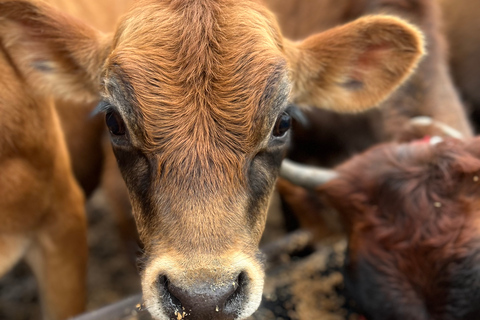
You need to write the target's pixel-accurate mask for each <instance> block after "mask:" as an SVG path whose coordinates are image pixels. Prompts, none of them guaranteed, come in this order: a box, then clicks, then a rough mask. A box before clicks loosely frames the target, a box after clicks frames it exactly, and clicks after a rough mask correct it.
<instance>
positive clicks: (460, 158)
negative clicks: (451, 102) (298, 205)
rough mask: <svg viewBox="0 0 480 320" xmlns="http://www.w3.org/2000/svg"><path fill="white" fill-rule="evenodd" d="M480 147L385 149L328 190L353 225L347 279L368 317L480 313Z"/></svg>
mask: <svg viewBox="0 0 480 320" xmlns="http://www.w3.org/2000/svg"><path fill="white" fill-rule="evenodd" d="M479 146H480V140H479V139H478V138H477V139H473V140H470V141H468V142H462V141H460V140H447V141H445V142H442V143H439V144H437V145H434V146H431V145H429V144H428V143H412V144H402V145H398V144H388V145H383V146H379V147H376V148H373V149H371V150H370V151H367V152H366V153H365V154H362V155H359V156H357V157H355V158H353V159H352V160H350V161H348V162H347V163H345V164H344V165H342V166H340V167H339V168H338V170H337V174H338V176H337V178H335V179H334V180H332V181H330V182H329V183H327V184H326V185H324V186H323V187H321V189H322V190H321V191H322V192H324V193H325V194H326V198H327V200H328V201H329V202H330V203H331V204H332V205H333V206H334V207H335V208H336V209H338V211H339V212H340V214H341V217H342V218H343V220H344V222H345V226H346V229H347V233H348V238H349V245H348V252H347V258H346V265H345V284H346V288H347V291H348V292H349V293H350V295H351V296H352V297H353V298H355V299H356V301H357V303H358V307H359V309H360V310H359V311H361V312H362V313H364V315H365V316H366V317H367V319H369V320H376V319H378V320H380V319H392V320H395V319H414V320H430V319H462V320H466V319H478V318H479V317H480V307H479V306H478V303H477V302H478V299H479V298H480V291H479V289H478V288H479V285H480V269H479V268H478V264H479V263H480V233H479V230H480V201H479V199H480V198H479V196H480V180H479V179H480V153H479V152H478V150H479Z"/></svg>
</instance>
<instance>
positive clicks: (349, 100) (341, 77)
mask: <svg viewBox="0 0 480 320" xmlns="http://www.w3.org/2000/svg"><path fill="white" fill-rule="evenodd" d="M285 51H286V54H287V56H288V58H289V61H290V64H291V69H292V70H291V72H292V78H293V79H292V80H293V84H294V85H293V90H292V100H293V101H292V102H294V103H296V104H299V105H314V106H317V107H320V108H325V109H331V110H335V111H339V112H358V111H363V110H366V109H369V108H371V107H374V106H376V105H378V104H379V103H380V102H382V101H383V100H385V99H386V98H387V97H388V96H389V94H391V93H392V92H393V91H394V90H395V89H396V88H397V87H398V86H399V85H400V84H401V83H402V82H403V81H405V80H406V79H407V77H408V76H409V75H410V74H411V73H412V71H413V70H414V69H415V67H416V66H417V64H418V62H419V60H420V58H421V57H422V56H423V54H424V41H423V36H422V34H421V33H420V31H418V30H417V29H416V28H415V27H413V26H412V25H410V24H408V23H407V22H404V21H403V20H401V19H398V18H395V17H391V16H367V17H364V18H361V19H358V20H356V21H354V22H351V23H349V24H346V25H343V26H340V27H337V28H334V29H330V30H328V31H325V32H323V33H320V34H317V35H314V36H311V37H309V38H307V39H306V40H304V41H303V42H301V43H299V44H293V43H288V42H287V43H286V44H285Z"/></svg>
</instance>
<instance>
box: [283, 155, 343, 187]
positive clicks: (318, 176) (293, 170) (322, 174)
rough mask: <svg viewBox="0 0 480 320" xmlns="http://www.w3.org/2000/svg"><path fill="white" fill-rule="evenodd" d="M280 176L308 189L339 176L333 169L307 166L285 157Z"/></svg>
mask: <svg viewBox="0 0 480 320" xmlns="http://www.w3.org/2000/svg"><path fill="white" fill-rule="evenodd" d="M280 176H281V177H282V178H284V179H286V180H288V181H290V182H291V183H293V184H295V185H297V186H301V187H304V188H307V189H314V188H316V187H318V186H320V185H322V184H324V183H327V182H328V181H330V180H332V179H334V178H336V177H337V176H338V174H337V172H335V171H334V170H331V169H320V168H316V167H312V166H306V165H302V164H298V163H295V162H293V161H291V160H288V159H285V160H283V162H282V166H281V167H280Z"/></svg>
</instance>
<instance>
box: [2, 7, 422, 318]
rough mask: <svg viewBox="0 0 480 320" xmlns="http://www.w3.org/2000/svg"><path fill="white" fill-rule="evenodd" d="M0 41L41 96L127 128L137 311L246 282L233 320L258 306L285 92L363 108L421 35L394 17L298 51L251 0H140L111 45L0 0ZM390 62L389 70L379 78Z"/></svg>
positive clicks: (117, 147) (121, 143)
mask: <svg viewBox="0 0 480 320" xmlns="http://www.w3.org/2000/svg"><path fill="white" fill-rule="evenodd" d="M40 29H41V30H42V31H43V32H42V33H39V32H37V31H36V30H40ZM370 31H371V32H372V34H371V35H369V34H368V33H370ZM391 32H398V33H399V34H400V36H399V37H395V38H394V37H392V36H391ZM0 37H1V38H2V41H3V42H4V43H5V47H6V49H7V51H8V52H9V53H10V54H11V57H12V60H13V63H14V65H15V66H16V67H17V68H18V70H19V73H21V74H22V75H23V76H25V77H26V80H27V81H28V82H29V83H30V84H31V85H32V86H33V87H35V88H36V89H37V90H38V92H39V93H40V94H49V93H54V94H55V96H56V97H58V98H59V97H62V98H64V99H75V100H76V101H91V100H94V99H96V98H97V97H98V94H101V96H102V98H103V100H104V101H107V102H108V103H109V104H110V107H107V108H109V109H108V111H109V112H116V113H117V115H118V117H117V119H122V120H123V121H124V122H125V128H126V132H125V134H124V135H123V134H122V135H120V136H115V135H114V134H113V135H112V143H113V146H114V152H115V155H116V157H117V161H118V163H119V165H120V169H121V171H122V174H123V177H124V179H125V181H126V183H127V187H128V189H129V194H130V199H131V201H132V206H133V212H134V215H135V219H136V222H137V226H138V228H139V233H140V238H141V240H142V242H143V243H144V244H145V257H144V262H143V265H144V269H145V271H144V272H143V276H142V281H143V290H144V296H145V297H146V299H147V301H146V304H147V306H148V308H149V310H150V311H151V312H152V313H153V314H155V315H156V316H157V317H158V318H160V319H168V318H169V317H171V314H172V312H173V311H172V310H171V308H170V307H169V305H168V304H167V303H164V302H163V301H164V300H162V299H165V295H166V294H165V290H167V289H168V288H167V287H165V288H163V289H162V288H161V287H159V283H158V281H159V277H161V276H164V277H167V278H168V281H169V283H171V284H172V285H174V286H177V287H179V288H180V289H181V290H183V291H192V290H193V291H194V290H195V288H196V287H197V286H198V287H201V286H202V285H203V284H211V285H214V286H224V285H227V284H229V283H232V281H236V280H235V279H236V277H240V276H239V275H244V276H245V278H246V280H245V282H244V283H243V284H242V286H244V287H242V288H243V293H242V297H243V298H242V299H243V300H242V301H243V302H242V303H241V304H240V305H237V308H238V309H237V310H235V316H236V318H237V319H242V318H244V317H247V316H248V315H249V314H251V313H252V312H253V311H254V310H255V309H256V307H257V306H258V303H259V301H260V297H261V287H262V283H263V273H262V272H261V268H262V262H261V259H259V256H258V242H259V241H260V237H261V234H262V232H263V228H264V226H265V219H266V217H265V215H266V210H267V207H268V202H269V199H270V196H271V193H272V191H273V185H274V181H275V178H276V175H277V172H278V168H279V165H280V162H281V159H282V157H283V155H284V150H285V147H286V140H287V139H286V138H285V139H283V140H282V139H277V138H275V137H272V129H273V127H274V125H275V122H276V119H277V118H278V117H279V116H280V115H281V114H282V112H283V111H284V110H285V108H286V106H287V103H288V97H289V94H290V88H291V87H293V91H292V94H291V97H292V98H293V101H301V102H304V103H309V102H319V103H316V104H317V105H318V106H319V107H324V108H332V107H333V105H334V104H332V101H337V102H338V101H341V102H342V103H346V105H342V106H341V107H338V108H336V110H338V111H343V112H345V111H348V112H353V111H359V110H364V109H366V108H368V107H373V106H375V105H376V104H378V103H379V102H380V101H382V100H383V99H384V98H385V97H386V96H387V95H388V94H390V93H391V92H392V91H393V90H394V89H395V88H396V86H398V85H399V83H400V82H401V81H403V80H404V79H405V78H406V77H407V76H408V75H409V74H410V72H411V71H412V70H413V68H414V67H415V64H416V62H417V61H418V59H419V58H420V56H421V54H422V50H423V47H422V41H421V36H420V34H419V33H418V32H417V31H416V29H415V28H413V27H411V26H410V25H408V24H407V23H405V22H403V21H400V20H398V19H394V18H390V17H368V18H365V19H363V20H361V21H358V22H355V23H352V24H350V25H348V26H345V27H342V28H339V29H335V30H334V31H332V32H330V33H326V34H324V35H319V36H315V37H313V38H310V39H307V40H306V41H305V42H303V43H301V44H298V45H297V44H293V43H291V42H289V41H287V40H284V39H283V37H282V36H281V33H280V31H279V29H278V27H277V25H276V22H275V19H274V17H273V15H272V14H271V13H270V12H269V11H268V10H266V9H265V8H264V7H262V6H261V5H260V4H259V3H257V2H254V1H247V0H245V1H238V0H235V1H234V0H187V1H183V0H182V1H180V0H170V1H167V0H165V1H160V0H159V1H154V0H145V1H139V2H138V3H137V4H136V5H135V6H134V8H132V10H131V11H130V12H129V13H127V14H126V15H125V16H124V17H123V18H122V20H121V22H120V24H119V26H118V28H117V30H116V32H115V35H114V36H113V38H112V37H110V36H105V35H102V34H100V33H98V32H97V31H95V30H93V29H91V28H88V27H86V26H85V25H83V24H81V23H80V22H79V21H75V20H71V19H69V18H67V17H66V16H64V15H62V14H60V13H58V12H55V11H54V10H53V9H51V8H48V7H47V6H44V5H39V4H38V5H30V4H28V3H26V2H23V1H13V2H10V1H6V0H2V1H0ZM337 39H338V41H337ZM323 42H324V44H322V43H323ZM348 45H350V47H349V46H348ZM386 60H390V61H389V63H390V64H391V65H392V66H393V68H391V69H389V70H390V71H391V72H392V75H390V74H388V73H385V72H384V71H381V69H382V68H383V67H384V66H385V62H386ZM320 79H324V80H325V81H324V82H322V81H320ZM358 84H359V85H358ZM376 84H383V85H382V86H381V87H379V88H375V87H373V85H376ZM316 86H319V87H322V88H321V89H317V87H316ZM96 88H97V91H95V89H96ZM299 88H300V90H298V89H299ZM305 90H312V92H313V94H309V93H308V92H306V91H305ZM350 99H358V101H351V100H350ZM119 121H120V120H119ZM247 262H248V263H247ZM172 266H175V268H172ZM161 290H164V291H161ZM162 292H163V293H162ZM168 308H170V309H168ZM191 317H192V319H196V318H195V317H196V316H195V310H193V313H192V315H191ZM197 317H198V316H197Z"/></svg>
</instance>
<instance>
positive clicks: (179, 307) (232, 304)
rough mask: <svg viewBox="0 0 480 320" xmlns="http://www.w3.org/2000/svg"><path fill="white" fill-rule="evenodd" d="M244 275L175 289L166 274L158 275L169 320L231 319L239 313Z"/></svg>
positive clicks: (242, 296)
mask: <svg viewBox="0 0 480 320" xmlns="http://www.w3.org/2000/svg"><path fill="white" fill-rule="evenodd" d="M244 287H245V276H244V274H243V273H241V274H240V275H239V276H238V277H237V279H236V280H235V281H232V282H230V283H225V284H223V285H213V284H206V283H203V284H197V285H195V286H192V287H189V288H179V287H177V286H175V284H173V283H172V282H170V281H169V280H168V278H167V277H166V276H161V277H160V278H159V291H160V295H161V296H163V299H164V304H163V305H164V308H165V309H166V310H165V311H166V313H167V314H169V315H170V317H171V318H173V319H185V320H207V319H208V320H234V319H235V318H236V316H237V315H238V314H239V313H240V311H241V307H242V304H243V300H245V299H244V294H245V289H244Z"/></svg>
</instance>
